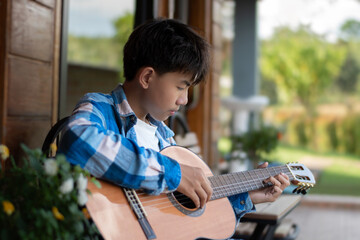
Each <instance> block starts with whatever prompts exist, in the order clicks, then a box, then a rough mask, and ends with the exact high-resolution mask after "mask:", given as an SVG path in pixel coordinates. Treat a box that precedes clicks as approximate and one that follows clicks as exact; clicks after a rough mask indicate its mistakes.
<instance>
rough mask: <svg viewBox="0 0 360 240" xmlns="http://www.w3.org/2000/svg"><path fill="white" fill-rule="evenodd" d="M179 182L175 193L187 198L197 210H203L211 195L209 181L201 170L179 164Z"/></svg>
mask: <svg viewBox="0 0 360 240" xmlns="http://www.w3.org/2000/svg"><path fill="white" fill-rule="evenodd" d="M180 168H181V181H180V184H179V186H178V188H177V191H179V192H181V193H183V194H185V195H186V196H188V197H189V198H190V199H191V200H192V201H193V202H194V204H195V206H196V207H197V208H199V207H201V208H203V207H204V206H205V203H206V202H208V201H209V200H210V198H211V195H212V192H213V190H212V188H211V185H210V181H209V180H208V178H207V177H206V176H205V174H204V171H203V170H202V169H201V168H197V167H192V166H188V165H184V164H180Z"/></svg>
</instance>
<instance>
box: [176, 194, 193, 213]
mask: <svg viewBox="0 0 360 240" xmlns="http://www.w3.org/2000/svg"><path fill="white" fill-rule="evenodd" d="M173 194H174V197H175V199H176V200H177V202H178V203H180V204H181V205H182V206H183V207H185V208H188V209H196V206H195V204H194V202H193V201H192V200H191V199H190V198H188V197H187V196H185V195H184V194H182V193H180V192H177V191H176V192H173Z"/></svg>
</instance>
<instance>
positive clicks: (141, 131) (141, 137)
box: [134, 119, 160, 151]
mask: <svg viewBox="0 0 360 240" xmlns="http://www.w3.org/2000/svg"><path fill="white" fill-rule="evenodd" d="M134 129H135V133H136V139H137V143H138V145H139V146H140V147H145V148H151V149H154V150H156V151H160V148H159V139H158V138H157V137H156V129H157V127H156V126H154V125H150V124H147V123H146V122H144V121H142V120H140V119H137V121H136V124H135V126H134Z"/></svg>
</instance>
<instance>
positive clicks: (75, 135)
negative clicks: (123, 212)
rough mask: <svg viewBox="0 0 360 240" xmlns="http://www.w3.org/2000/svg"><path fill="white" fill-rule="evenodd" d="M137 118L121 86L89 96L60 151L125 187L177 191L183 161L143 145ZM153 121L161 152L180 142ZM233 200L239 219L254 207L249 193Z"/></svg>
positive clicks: (77, 111) (67, 130) (73, 118)
mask: <svg viewBox="0 0 360 240" xmlns="http://www.w3.org/2000/svg"><path fill="white" fill-rule="evenodd" d="M136 121H137V117H136V116H135V114H134V112H133V110H132V109H131V107H130V105H129V103H128V101H127V99H126V96H125V93H124V91H123V88H122V85H121V84H119V85H118V87H117V88H115V89H114V90H113V91H112V92H111V94H110V95H108V94H102V93H89V94H86V95H85V96H84V97H83V98H82V99H81V100H80V102H79V103H78V104H77V106H76V108H75V110H74V111H73V114H72V115H71V117H70V121H69V124H68V126H67V127H66V128H65V130H64V132H63V135H62V139H61V142H60V145H59V152H60V153H63V154H65V156H66V158H67V160H68V161H69V162H70V163H72V164H74V165H80V166H81V167H82V168H84V169H86V170H88V171H89V172H90V173H91V174H92V175H93V176H95V177H97V178H101V179H106V180H109V181H111V182H113V183H115V184H118V185H120V186H123V187H128V188H134V189H140V188H141V189H144V190H145V191H146V192H147V193H149V194H160V193H161V192H162V191H164V190H169V191H174V190H176V188H177V187H178V185H179V183H180V180H181V170H180V166H179V164H178V163H177V162H176V161H175V160H173V159H171V158H169V157H166V156H164V155H162V154H161V153H159V152H157V151H155V150H152V149H146V148H144V147H139V146H138V144H137V136H136V132H135V129H134V125H135V124H136ZM150 122H151V123H152V124H153V125H155V126H157V131H156V136H157V137H158V139H159V148H160V150H161V149H163V148H165V147H167V146H170V145H175V141H174V139H173V136H174V133H173V131H171V130H170V129H169V128H168V127H167V126H166V125H165V124H164V123H163V122H160V121H157V120H155V119H153V118H151V117H150ZM229 199H230V201H231V202H232V204H233V206H234V209H235V213H236V215H237V217H238V218H240V217H241V216H242V215H243V214H245V213H246V212H248V211H249V210H251V209H253V204H252V202H251V200H250V198H249V196H248V194H247V193H244V194H239V195H235V196H233V197H230V198H229Z"/></svg>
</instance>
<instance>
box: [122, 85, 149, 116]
mask: <svg viewBox="0 0 360 240" xmlns="http://www.w3.org/2000/svg"><path fill="white" fill-rule="evenodd" d="M135 85H136V82H135V81H125V82H124V84H123V89H124V92H125V95H126V99H127V101H128V103H129V105H130V107H131V109H132V110H133V111H134V113H135V115H136V117H137V118H139V119H140V120H142V121H144V122H146V123H148V122H149V121H148V120H147V118H146V116H147V114H148V113H147V112H146V111H145V110H144V108H143V103H142V102H141V99H143V98H142V91H141V89H139V88H138V87H137V86H135Z"/></svg>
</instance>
